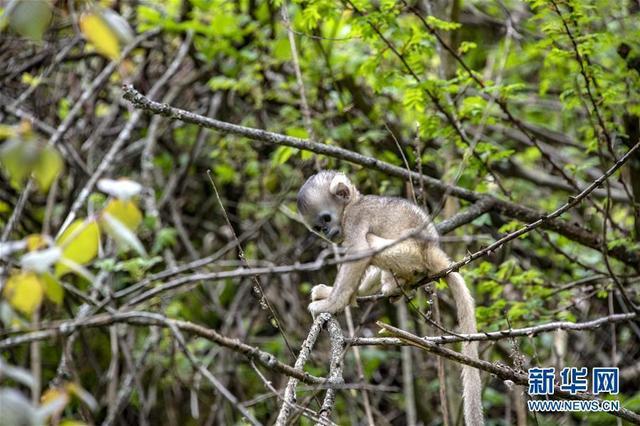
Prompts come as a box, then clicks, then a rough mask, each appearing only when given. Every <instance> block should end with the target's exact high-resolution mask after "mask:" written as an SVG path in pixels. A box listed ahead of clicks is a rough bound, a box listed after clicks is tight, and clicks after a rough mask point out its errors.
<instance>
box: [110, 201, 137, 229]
mask: <svg viewBox="0 0 640 426" xmlns="http://www.w3.org/2000/svg"><path fill="white" fill-rule="evenodd" d="M104 212H105V213H109V214H110V215H111V216H112V217H114V218H116V219H118V220H119V221H120V222H121V223H122V224H123V225H125V226H126V227H127V228H129V229H131V230H132V231H135V230H136V228H137V227H138V225H140V222H142V213H141V212H140V210H139V209H138V206H136V203H134V202H133V201H131V200H120V199H112V200H111V201H109V204H107V207H105V208H104Z"/></svg>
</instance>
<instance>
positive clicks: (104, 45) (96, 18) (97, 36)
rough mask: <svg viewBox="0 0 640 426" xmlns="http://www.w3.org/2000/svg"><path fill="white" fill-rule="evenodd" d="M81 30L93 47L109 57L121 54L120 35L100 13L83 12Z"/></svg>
mask: <svg viewBox="0 0 640 426" xmlns="http://www.w3.org/2000/svg"><path fill="white" fill-rule="evenodd" d="M80 30H81V31H82V33H83V34H84V36H85V37H86V38H87V40H89V41H90V42H91V44H92V45H93V47H95V49H96V50H97V51H98V52H99V53H101V54H102V55H104V56H106V57H107V58H109V59H113V60H116V59H118V57H119V56H120V42H119V41H118V35H117V33H116V32H115V31H113V30H112V29H111V27H110V26H109V24H108V23H107V22H106V21H105V20H104V19H103V18H102V16H100V14H98V13H94V12H89V13H83V14H82V16H81V17H80Z"/></svg>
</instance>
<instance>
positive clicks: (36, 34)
mask: <svg viewBox="0 0 640 426" xmlns="http://www.w3.org/2000/svg"><path fill="white" fill-rule="evenodd" d="M11 3H12V2H8V3H5V5H4V7H7V5H9V4H11ZM14 4H15V7H13V9H12V10H11V12H10V14H9V27H11V29H12V30H14V31H15V32H17V33H18V34H20V35H22V36H24V37H28V38H30V39H33V40H42V36H43V35H44V32H45V31H46V29H47V27H48V26H49V23H50V22H51V16H52V13H51V9H52V7H51V3H50V2H49V1H47V0H30V1H16V2H15V3H14Z"/></svg>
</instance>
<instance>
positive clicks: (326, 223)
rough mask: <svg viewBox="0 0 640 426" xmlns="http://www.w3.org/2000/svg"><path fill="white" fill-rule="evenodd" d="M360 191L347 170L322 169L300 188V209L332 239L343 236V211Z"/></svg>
mask: <svg viewBox="0 0 640 426" xmlns="http://www.w3.org/2000/svg"><path fill="white" fill-rule="evenodd" d="M358 195H359V192H358V190H357V189H356V187H355V186H354V185H353V184H352V183H351V181H350V180H349V178H348V177H347V176H345V175H344V173H340V172H334V171H331V170H323V171H321V172H318V173H317V174H315V175H313V176H311V177H310V178H309V179H307V181H306V182H305V183H304V185H302V187H301V188H300V191H298V211H299V212H300V214H301V215H302V216H303V217H304V219H305V221H306V222H307V223H308V224H309V225H310V226H311V227H312V228H313V229H314V230H315V231H317V232H320V233H322V234H324V235H325V236H326V237H327V238H329V239H330V240H333V241H336V240H340V239H341V238H342V213H343V212H344V209H345V207H346V206H347V205H348V204H349V203H350V202H352V201H354V200H355V199H356V198H357V196H358Z"/></svg>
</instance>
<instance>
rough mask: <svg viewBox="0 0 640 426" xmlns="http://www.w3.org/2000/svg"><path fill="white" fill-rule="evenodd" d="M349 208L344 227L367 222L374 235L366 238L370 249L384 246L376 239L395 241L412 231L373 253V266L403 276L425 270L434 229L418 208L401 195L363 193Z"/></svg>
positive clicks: (435, 238) (382, 242)
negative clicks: (381, 195) (410, 235)
mask: <svg viewBox="0 0 640 426" xmlns="http://www.w3.org/2000/svg"><path fill="white" fill-rule="evenodd" d="M350 210H351V212H352V214H351V215H349V214H346V215H345V216H346V217H350V218H351V221H352V223H345V224H344V226H345V229H350V228H351V227H357V226H358V224H367V226H368V228H367V233H368V234H369V235H375V237H373V238H371V240H369V244H370V245H371V246H372V248H374V249H375V248H377V247H379V246H385V245H388V242H384V241H377V238H381V239H384V240H390V241H395V240H398V239H401V238H402V237H403V236H405V235H407V234H408V233H413V232H415V234H413V235H412V237H411V238H407V239H405V240H403V241H402V242H399V243H397V244H394V245H393V246H391V247H390V248H388V249H385V250H384V252H383V253H384V255H383V256H374V257H373V259H372V263H373V264H374V265H376V266H378V267H380V268H383V269H387V270H393V271H394V272H395V273H396V275H397V276H399V277H401V278H406V279H411V278H412V277H415V276H416V275H417V274H421V273H424V272H425V271H426V269H427V265H428V259H427V258H425V256H426V255H427V253H429V250H428V249H429V247H430V246H433V245H437V244H438V232H437V231H436V228H435V226H434V225H433V223H432V221H431V218H430V217H429V215H428V214H427V213H426V212H425V211H424V210H423V209H422V208H420V207H419V206H417V205H416V204H414V203H412V202H410V201H408V200H405V199H403V198H398V197H380V196H376V195H366V196H363V197H362V198H361V199H360V200H358V201H357V202H356V203H354V206H353V208H352V209H350ZM416 231H417V232H416ZM369 238H370V237H368V239H369Z"/></svg>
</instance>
